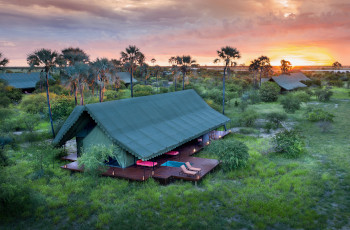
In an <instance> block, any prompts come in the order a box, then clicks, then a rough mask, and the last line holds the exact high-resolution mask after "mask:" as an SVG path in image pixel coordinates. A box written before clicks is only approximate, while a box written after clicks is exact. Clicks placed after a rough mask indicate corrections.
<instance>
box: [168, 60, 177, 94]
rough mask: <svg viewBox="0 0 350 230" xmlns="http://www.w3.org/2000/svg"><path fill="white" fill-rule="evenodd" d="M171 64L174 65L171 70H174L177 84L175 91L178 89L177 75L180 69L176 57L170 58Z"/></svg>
mask: <svg viewBox="0 0 350 230" xmlns="http://www.w3.org/2000/svg"><path fill="white" fill-rule="evenodd" d="M168 62H169V64H170V65H171V66H172V67H171V71H172V73H173V76H174V84H175V91H176V78H177V76H176V74H177V72H178V71H179V68H178V66H177V60H176V57H174V56H173V57H170V58H169V61H168Z"/></svg>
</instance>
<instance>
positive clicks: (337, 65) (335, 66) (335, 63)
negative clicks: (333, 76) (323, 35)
mask: <svg viewBox="0 0 350 230" xmlns="http://www.w3.org/2000/svg"><path fill="white" fill-rule="evenodd" d="M332 66H333V68H334V69H335V70H336V69H340V68H341V67H342V65H341V64H340V62H338V61H336V62H334V63H333V64H332Z"/></svg>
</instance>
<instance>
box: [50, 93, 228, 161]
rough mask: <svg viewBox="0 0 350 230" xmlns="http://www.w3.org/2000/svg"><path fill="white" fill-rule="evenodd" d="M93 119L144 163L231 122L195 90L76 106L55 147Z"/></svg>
mask: <svg viewBox="0 0 350 230" xmlns="http://www.w3.org/2000/svg"><path fill="white" fill-rule="evenodd" d="M91 118H92V120H93V121H94V122H95V123H96V124H97V125H98V126H99V128H100V129H101V130H102V131H103V133H104V134H105V135H107V136H108V138H110V139H111V140H112V142H113V143H114V144H116V145H118V146H120V147H122V148H123V149H125V150H126V151H128V152H130V153H131V154H133V155H134V156H136V157H137V158H139V159H142V160H148V159H151V158H153V157H156V156H158V155H161V154H163V153H165V152H168V151H170V150H172V149H174V148H176V147H178V146H180V145H182V144H184V143H186V142H188V141H190V140H193V139H195V138H197V137H199V136H201V135H203V134H206V133H208V132H209V131H211V130H214V129H216V128H218V127H220V126H222V125H224V124H225V123H226V122H228V121H229V120H230V119H229V118H227V117H226V116H224V115H222V114H221V113H219V112H217V111H215V110H214V109H212V108H211V107H209V106H208V105H207V103H206V102H205V101H204V100H203V99H202V98H201V97H200V96H199V95H198V94H197V93H196V92H195V91H194V90H185V91H179V92H173V93H166V94H157V95H152V96H145V97H137V98H129V99H123V100H116V101H109V102H103V103H96V104H89V105H85V106H77V107H76V108H75V109H74V110H73V112H72V114H71V115H70V116H69V117H68V119H67V120H66V122H65V124H64V125H63V126H62V128H61V130H60V131H59V133H58V134H57V136H56V138H55V139H54V143H55V144H57V145H62V144H64V143H65V142H66V141H67V140H69V139H70V138H72V137H73V136H74V133H75V132H77V131H78V129H79V127H80V129H81V128H82V127H83V126H84V120H89V119H91ZM87 123H88V121H86V122H85V124H87Z"/></svg>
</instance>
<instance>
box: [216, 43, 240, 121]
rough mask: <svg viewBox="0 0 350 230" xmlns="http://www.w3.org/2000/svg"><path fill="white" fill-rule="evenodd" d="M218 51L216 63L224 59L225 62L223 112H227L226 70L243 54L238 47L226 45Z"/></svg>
mask: <svg viewBox="0 0 350 230" xmlns="http://www.w3.org/2000/svg"><path fill="white" fill-rule="evenodd" d="M216 52H217V53H218V56H219V58H216V59H215V60H214V63H217V62H219V61H220V60H222V61H223V62H224V64H225V67H224V76H223V77H222V114H225V78H226V70H227V68H228V67H229V66H232V65H236V62H235V61H234V60H235V59H239V58H241V54H240V53H239V51H238V50H237V49H236V48H233V47H230V46H226V47H222V48H221V50H217V51H216Z"/></svg>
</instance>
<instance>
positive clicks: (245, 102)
mask: <svg viewBox="0 0 350 230" xmlns="http://www.w3.org/2000/svg"><path fill="white" fill-rule="evenodd" d="M236 102H237V101H236ZM238 106H239V108H240V109H241V110H242V112H244V111H245V110H246V109H247V108H248V102H247V101H242V102H241V103H239V104H238Z"/></svg>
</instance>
